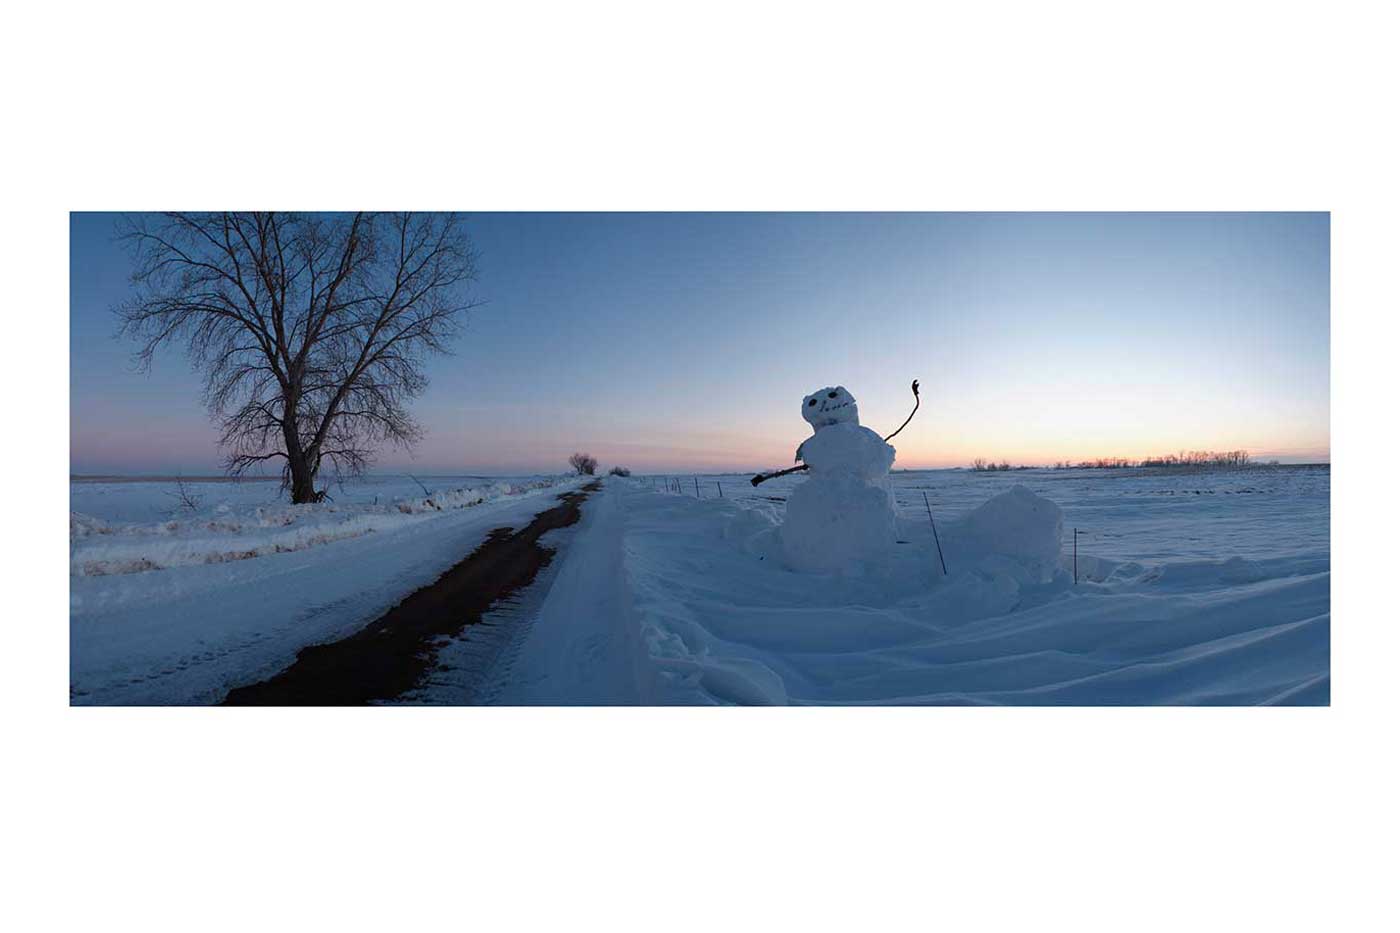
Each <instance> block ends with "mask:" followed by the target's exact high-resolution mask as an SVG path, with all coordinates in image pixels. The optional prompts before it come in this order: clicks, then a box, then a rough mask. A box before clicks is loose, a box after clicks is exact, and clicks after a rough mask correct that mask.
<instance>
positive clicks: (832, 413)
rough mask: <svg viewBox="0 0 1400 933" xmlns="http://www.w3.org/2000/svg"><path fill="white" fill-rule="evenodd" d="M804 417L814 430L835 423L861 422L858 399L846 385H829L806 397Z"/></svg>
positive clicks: (803, 408) (803, 401)
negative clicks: (857, 408) (847, 389)
mask: <svg viewBox="0 0 1400 933" xmlns="http://www.w3.org/2000/svg"><path fill="white" fill-rule="evenodd" d="M802 417H803V418H805V419H806V421H807V423H808V424H810V425H811V426H812V430H814V431H820V430H821V429H822V428H825V427H828V426H830V425H833V424H860V412H859V411H857V410H856V400H855V398H854V397H853V396H852V395H851V393H849V392H847V391H846V387H845V386H827V387H826V388H825V389H818V390H817V391H815V392H813V393H812V394H811V395H809V396H807V397H806V398H804V399H803V400H802Z"/></svg>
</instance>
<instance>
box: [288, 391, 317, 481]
mask: <svg viewBox="0 0 1400 933" xmlns="http://www.w3.org/2000/svg"><path fill="white" fill-rule="evenodd" d="M296 423H297V406H296V400H295V395H293V396H292V397H291V398H288V399H287V401H286V403H285V404H284V405H283V407H282V439H283V441H284V442H285V443H286V445H287V473H288V474H289V475H290V476H291V480H292V505H305V504H307V503H308V502H315V501H317V496H316V466H317V465H316V464H313V463H312V461H311V458H310V457H308V456H307V454H306V451H305V450H304V449H303V448H302V446H301V438H300V437H299V436H298V435H297V431H296Z"/></svg>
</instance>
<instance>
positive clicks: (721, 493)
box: [715, 480, 724, 499]
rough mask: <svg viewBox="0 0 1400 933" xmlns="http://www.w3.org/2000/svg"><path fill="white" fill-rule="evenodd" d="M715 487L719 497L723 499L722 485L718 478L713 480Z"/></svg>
mask: <svg viewBox="0 0 1400 933" xmlns="http://www.w3.org/2000/svg"><path fill="white" fill-rule="evenodd" d="M715 488H716V489H718V490H719V497H720V498H721V499H723V498H724V488H723V487H722V486H720V484H719V480H715Z"/></svg>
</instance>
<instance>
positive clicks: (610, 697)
mask: <svg viewBox="0 0 1400 933" xmlns="http://www.w3.org/2000/svg"><path fill="white" fill-rule="evenodd" d="M801 482H804V479H803V478H801V477H788V478H783V479H780V480H775V481H772V482H770V483H766V484H764V485H763V486H761V487H759V488H758V489H756V490H755V489H754V488H753V487H751V486H750V485H749V484H748V482H747V479H746V478H745V477H696V478H690V477H687V478H684V479H683V480H682V481H681V485H680V490H681V492H680V493H679V494H677V493H675V492H670V493H667V492H664V491H658V490H662V489H664V488H665V480H664V478H663V479H660V480H656V479H653V478H649V477H639V478H637V479H634V480H632V481H630V482H626V483H623V482H616V481H613V482H610V484H609V486H608V488H607V491H606V495H605V496H603V497H602V498H601V500H599V501H595V502H592V503H590V504H589V505H588V506H586V507H585V513H586V516H585V522H584V525H583V527H582V528H581V529H580V530H579V532H578V536H577V539H576V540H575V541H574V543H573V545H572V546H571V547H570V549H569V551H568V553H567V555H566V557H565V560H564V564H563V567H562V568H561V569H560V571H559V576H558V581H557V582H556V583H555V584H554V586H553V588H552V590H551V591H550V593H549V594H548V598H547V599H546V601H545V604H544V606H543V608H542V610H541V612H540V616H539V620H538V623H537V624H536V625H535V626H533V627H532V628H531V629H530V634H529V635H528V636H527V641H526V644H525V645H524V647H523V649H522V650H521V651H520V652H519V653H518V658H517V660H516V661H515V666H516V669H517V670H516V673H515V674H514V676H513V678H512V680H511V683H510V684H508V685H507V686H506V688H504V689H503V690H502V691H501V692H500V694H499V699H500V700H501V701H502V702H518V703H535V702H539V703H567V702H643V703H824V704H825V703H850V704H869V703H876V704H888V703H947V704H967V703H973V704H984V703H986V704H1079V705H1088V704H1156V703H1168V704H1187V703H1191V704H1194V703H1202V704H1205V703H1223V704H1254V703H1327V702H1328V701H1329V697H1330V636H1329V626H1330V555H1329V518H1328V514H1329V496H1330V493H1329V488H1330V471H1329V470H1328V469H1327V468H1325V467H1323V468H1309V467H1281V468H1261V469H1254V470H1241V471H1233V472H1220V471H1205V472H1199V473H1185V472H1172V473H1165V472H1164V473H1151V472H1143V471H1062V472H1056V471H1044V470H1037V471H1017V472H1011V473H998V474H976V473H970V472H963V471H934V472H918V473H915V472H910V473H896V474H893V475H892V476H891V477H890V480H889V483H890V489H891V491H892V493H893V495H894V498H895V501H896V502H897V505H898V511H899V536H900V539H901V540H902V541H903V542H905V543H903V544H901V545H899V546H897V548H896V553H895V556H894V558H893V559H892V560H891V561H890V563H889V565H888V566H887V567H885V568H884V569H883V570H882V571H881V572H879V573H875V574H866V575H856V576H845V577H843V576H832V575H820V574H801V573H794V572H792V571H789V570H787V569H785V568H784V567H783V566H782V565H781V560H780V558H779V554H778V552H777V551H776V550H775V549H774V547H773V546H772V536H773V534H774V532H773V529H774V527H775V525H776V523H778V522H780V521H781V518H782V512H783V508H784V504H783V502H782V501H781V500H782V499H784V498H785V497H786V494H787V492H788V490H790V489H791V488H792V487H793V486H795V485H796V484H798V483H801ZM697 486H698V489H699V493H700V495H699V496H698V497H697V495H696V490H697ZM1017 486H1021V487H1023V491H1018V492H1017V493H1015V494H1013V495H1012V496H1011V497H1002V498H1000V499H998V500H997V501H998V503H999V505H998V506H992V507H988V508H986V509H983V510H982V511H981V512H979V513H977V515H976V517H970V516H971V515H972V513H973V510H974V509H975V508H976V507H978V506H980V505H982V504H983V503H987V502H988V500H991V499H994V498H996V497H997V496H998V495H999V494H1002V493H1006V492H1008V491H1010V490H1012V489H1013V488H1014V487H1017ZM925 493H927V494H928V496H929V505H930V507H931V509H932V511H933V516H934V518H935V519H936V520H937V522H938V531H939V536H940V539H941V542H942V546H943V551H944V557H945V559H946V562H947V565H948V573H947V575H946V576H945V575H944V573H943V571H942V569H941V566H940V564H939V562H938V557H937V551H936V547H935V542H934V536H933V532H932V530H931V529H930V524H929V518H928V513H927V510H926V507H925V503H924V498H923V496H924V494H925ZM1045 500H1048V501H1049V502H1050V503H1054V505H1057V506H1059V508H1060V510H1061V511H1062V521H1063V534H1062V536H1060V537H1059V544H1060V547H1059V560H1058V562H1056V563H1055V565H1054V566H1047V562H1046V561H1045V560H1044V558H1045V556H1046V548H1047V547H1048V549H1049V553H1050V554H1051V555H1053V554H1054V551H1055V547H1054V540H1053V539H1051V540H1049V542H1048V545H1047V543H1046V537H1045V536H1046V535H1047V534H1048V533H1050V532H1049V530H1050V529H1051V528H1052V527H1053V526H1054V521H1055V519H1056V518H1058V517H1060V516H1055V515H1053V514H1052V513H1053V512H1054V511H1055V510H1054V507H1053V506H1049V507H1048V508H1039V511H1036V509H1037V508H1038V504H1039V503H1042V502H1044V501H1045ZM1036 516H1042V517H1036ZM1075 528H1078V529H1079V530H1080V531H1081V532H1083V533H1082V534H1081V535H1080V537H1079V555H1078V569H1079V581H1078V583H1077V584H1076V582H1075V580H1074V577H1073V573H1072V570H1073V564H1074V560H1073V534H1074V529H1075ZM599 659H609V663H610V664H611V667H612V669H613V672H614V674H613V676H611V677H608V678H599V677H598V676H597V673H598V671H599V664H600V662H599Z"/></svg>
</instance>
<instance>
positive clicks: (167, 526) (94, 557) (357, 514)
mask: <svg viewBox="0 0 1400 933" xmlns="http://www.w3.org/2000/svg"><path fill="white" fill-rule="evenodd" d="M564 481H565V480H564V479H563V478H559V479H543V480H535V481H526V482H510V483H507V482H496V483H489V484H486V485H482V486H476V487H464V488H458V489H444V490H439V491H437V492H434V493H432V494H430V495H427V496H421V497H407V498H400V499H397V500H394V501H391V502H387V503H385V504H382V505H381V504H378V503H374V504H370V503H360V504H351V505H336V504H333V503H315V504H309V505H267V506H257V507H254V508H250V509H243V510H234V509H232V508H230V507H229V506H228V505H226V504H225V505H220V506H218V507H216V508H214V509H213V510H212V511H211V512H209V513H207V514H191V515H187V516H181V517H177V518H172V519H170V520H167V521H162V522H154V523H149V522H147V523H140V522H127V523H113V522H106V521H103V520H102V519H100V518H97V517H95V516H92V515H87V514H83V513H81V512H72V513H70V514H69V522H68V530H69V551H70V555H69V572H70V573H71V574H72V575H73V576H99V575H105V574H126V573H141V572H145V571H150V570H163V569H167V568H171V567H181V566H188V565H192V564H219V563H225V562H227V561H236V560H248V559H251V558H256V557H264V556H267V555H269V554H283V553H287V552H289V551H301V550H305V549H306V548H311V547H316V546H318V545H322V544H329V543H331V542H334V541H343V540H346V539H348V538H358V537H360V536H362V535H367V534H371V533H374V532H384V531H390V530H395V529H398V528H400V527H404V526H405V525H406V524H411V523H412V522H415V521H421V520H422V519H423V518H426V517H427V516H428V515H430V514H436V513H438V512H444V511H452V510H456V509H464V508H470V507H472V506H476V505H480V504H482V503H484V502H490V501H493V500H497V499H504V498H508V497H511V496H518V495H521V494H522V493H526V492H530V491H533V490H536V489H545V488H550V487H552V486H555V485H558V484H560V483H561V482H564Z"/></svg>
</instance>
